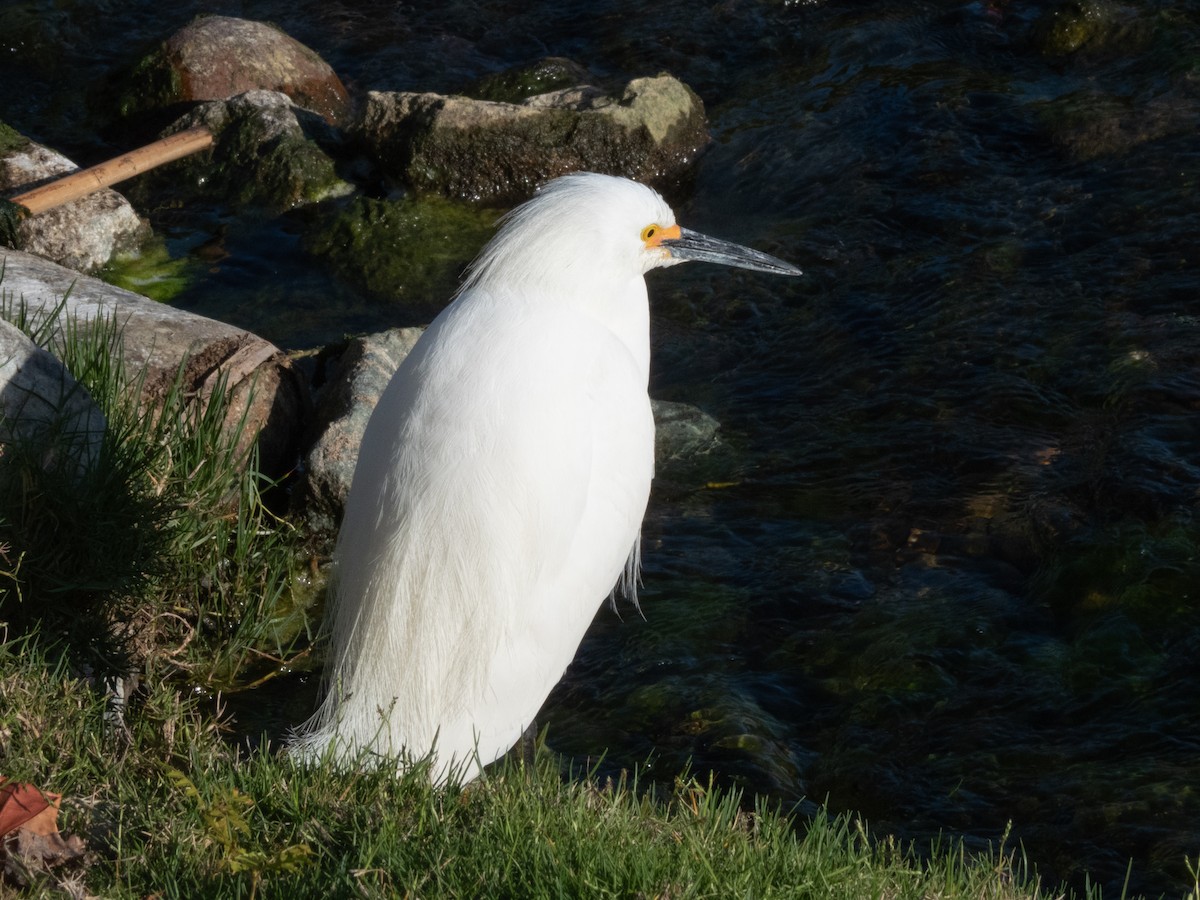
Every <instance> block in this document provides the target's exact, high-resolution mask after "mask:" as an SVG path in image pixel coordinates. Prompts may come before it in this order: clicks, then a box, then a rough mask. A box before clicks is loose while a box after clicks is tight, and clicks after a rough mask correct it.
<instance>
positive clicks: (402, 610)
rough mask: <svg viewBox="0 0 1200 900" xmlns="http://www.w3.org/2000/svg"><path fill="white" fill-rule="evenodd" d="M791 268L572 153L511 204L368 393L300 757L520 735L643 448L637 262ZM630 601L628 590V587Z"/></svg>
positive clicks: (607, 551)
mask: <svg viewBox="0 0 1200 900" xmlns="http://www.w3.org/2000/svg"><path fill="white" fill-rule="evenodd" d="M686 260H707V261H710V262H717V263H724V264H727V265H731V266H738V267H741V268H745V269H756V270H759V271H764V272H774V273H777V274H782V275H799V274H800V270H799V269H797V268H796V267H795V266H792V265H790V264H788V263H786V262H783V261H782V260H779V259H776V258H774V257H772V256H768V255H767V254H765V253H760V252H758V251H756V250H750V249H748V248H746V247H741V246H738V245H737V244H730V243H727V242H725V241H719V240H716V239H714V238H709V237H706V236H704V235H701V234H697V233H695V232H692V231H688V230H686V229H683V228H680V227H679V226H678V225H677V224H676V223H675V214H674V213H673V212H672V211H671V209H670V207H669V206H667V204H666V203H665V202H664V201H663V199H662V198H661V197H660V196H659V195H658V194H657V193H655V192H654V191H653V190H651V189H650V188H648V187H645V186H644V185H641V184H638V183H636V182H633V181H628V180H626V179H623V178H614V177H611V176H607V175H596V174H590V173H580V174H575V175H568V176H565V177H562V178H559V179H556V180H554V181H552V182H550V183H549V184H548V185H546V186H545V187H544V188H543V189H542V190H541V191H540V192H539V193H538V194H537V195H536V196H534V198H533V199H532V200H530V201H529V202H527V203H526V204H524V205H523V206H520V207H518V208H517V209H515V210H514V211H512V212H511V213H509V214H508V215H507V216H506V217H505V219H504V220H503V222H502V227H501V228H500V231H499V233H498V234H497V235H496V236H495V237H494V238H493V239H492V241H491V242H490V243H489V244H488V245H487V246H486V247H485V248H484V250H483V251H482V253H481V254H480V256H479V258H478V259H477V260H476V261H475V262H474V263H473V264H472V266H471V268H470V270H469V272H468V274H467V277H466V279H465V280H464V283H463V286H462V287H461V288H460V290H459V292H458V294H457V295H456V297H455V299H454V300H453V302H452V303H451V304H450V305H449V306H448V307H447V308H446V309H445V310H444V311H443V312H442V313H441V314H440V315H439V316H438V317H437V318H436V319H435V320H434V322H433V324H431V325H430V326H429V328H428V330H427V331H426V332H425V334H424V335H423V336H422V337H421V339H420V340H419V341H418V342H417V344H416V346H415V347H414V348H413V349H412V352H411V353H409V355H408V356H407V357H406V358H405V360H404V362H403V363H402V364H401V366H400V368H399V369H398V370H397V372H396V374H395V376H393V378H392V380H391V383H390V384H389V385H388V387H387V388H386V390H385V391H384V393H383V396H382V397H380V399H379V403H378V405H377V406H376V408H375V411H374V413H373V414H372V416H371V419H370V422H369V423H368V425H367V428H366V432H365V434H364V435H363V441H362V446H361V448H360V450H359V457H358V466H357V468H356V470H355V473H354V480H353V483H352V486H351V489H350V495H349V498H348V500H347V503H346V511H345V517H344V520H343V523H342V527H341V532H340V534H339V536H338V544H337V549H336V552H335V555H334V559H335V572H334V582H333V585H332V586H331V588H330V594H329V610H328V614H327V622H328V624H329V632H330V657H329V662H328V664H327V670H326V671H327V679H328V686H327V694H326V697H325V699H324V702H323V703H322V705H321V707H320V709H319V710H318V712H317V713H316V715H314V716H313V718H312V719H311V720H310V721H309V722H308V723H307V724H306V725H304V726H303V727H302V728H301V729H300V731H299V733H298V734H297V735H296V737H295V738H294V740H293V744H292V748H291V749H292V753H293V754H295V755H297V756H299V757H301V758H307V759H312V758H315V757H318V756H320V755H321V754H323V753H325V752H328V748H330V747H331V746H332V751H331V752H332V754H333V756H334V758H335V759H338V760H340V761H349V760H353V759H362V758H363V757H362V756H361V755H360V754H363V753H364V752H365V754H366V755H367V757H368V758H370V757H371V756H373V755H374V756H375V757H376V759H377V760H378V761H380V762H382V761H383V760H385V759H386V760H389V761H390V762H389V764H396V765H404V764H405V761H406V760H409V761H411V760H413V759H416V758H421V757H423V756H425V755H427V754H429V753H431V752H432V753H433V754H434V763H433V767H432V770H431V771H432V774H433V777H434V778H435V779H437V780H443V779H445V778H446V775H447V772H449V771H451V770H452V769H453V770H455V771H456V772H457V773H458V774H460V775H461V776H462V777H464V778H466V779H470V778H473V777H475V776H476V775H477V774H478V773H479V769H480V767H482V766H484V765H486V764H488V763H490V762H492V761H493V760H495V759H498V758H499V757H500V756H502V755H503V754H504V753H505V752H506V751H507V750H508V749H509V748H510V747H512V746H513V745H514V744H515V743H516V742H517V740H518V739H519V738H520V737H521V735H522V733H523V731H524V730H525V729H526V728H527V727H528V726H529V724H530V723H531V722H532V721H533V718H534V715H535V714H536V713H537V711H538V708H539V707H540V706H541V705H542V702H543V701H544V700H545V699H546V696H547V695H548V694H549V693H550V690H551V688H553V687H554V685H555V683H556V682H557V681H558V680H559V678H560V677H561V675H562V673H563V671H564V670H565V669H566V668H567V665H568V664H569V663H570V662H571V659H572V658H573V657H574V655H575V651H576V649H577V648H578V646H579V642H580V641H581V640H582V639H583V635H584V631H585V630H586V629H587V627H588V624H589V623H590V622H591V620H592V617H593V616H594V615H595V613H596V610H597V609H598V608H599V606H600V604H601V603H602V602H603V601H604V599H605V598H606V597H608V596H610V595H611V593H612V592H613V591H614V590H615V589H616V587H617V586H618V582H619V583H620V585H619V586H621V587H623V588H624V590H626V592H628V593H632V591H633V588H634V585H635V583H636V580H637V571H638V563H639V537H640V530H641V522H642V517H643V515H644V514H645V510H646V501H647V498H648V497H649V493H650V479H651V477H652V475H653V468H654V420H653V418H652V417H651V414H650V400H649V397H648V396H647V394H646V388H647V382H648V377H649V370H650V337H649V324H650V313H649V306H648V303H647V298H646V283H645V279H644V278H643V275H644V274H645V273H646V272H647V271H649V270H650V269H654V268H657V267H661V266H671V265H675V264H676V263H680V262H684V261H686ZM634 599H635V601H636V598H634Z"/></svg>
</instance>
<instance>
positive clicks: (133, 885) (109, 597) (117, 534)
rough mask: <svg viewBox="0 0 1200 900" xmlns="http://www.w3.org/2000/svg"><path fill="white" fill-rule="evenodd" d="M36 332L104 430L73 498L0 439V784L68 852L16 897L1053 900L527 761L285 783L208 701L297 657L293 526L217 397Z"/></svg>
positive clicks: (943, 857) (264, 753)
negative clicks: (442, 780) (75, 842)
mask: <svg viewBox="0 0 1200 900" xmlns="http://www.w3.org/2000/svg"><path fill="white" fill-rule="evenodd" d="M39 338H40V339H42V340H44V341H46V342H49V343H54V342H55V341H59V342H60V343H59V350H60V352H61V354H62V356H63V358H64V359H65V360H66V361H67V363H68V365H69V366H70V367H71V368H72V370H73V371H74V372H75V373H76V375H77V377H79V379H80V380H81V381H82V382H83V383H85V384H86V385H87V386H88V387H89V389H90V390H91V391H92V393H93V395H94V396H95V397H96V398H97V400H98V402H99V403H100V405H101V407H102V408H103V409H104V412H105V414H106V416H107V420H108V431H107V435H106V445H105V446H106V449H105V451H104V453H103V454H102V455H101V457H100V459H99V460H97V461H96V462H95V464H94V465H93V466H91V467H90V468H89V470H88V471H87V472H86V473H85V475H84V476H83V480H82V482H81V481H79V476H78V474H77V473H76V474H71V473H69V472H67V471H66V470H65V469H64V470H62V471H49V472H47V471H45V470H44V469H43V468H41V467H40V465H39V464H38V463H37V462H36V461H37V460H38V459H40V457H38V456H37V455H36V454H34V453H28V454H22V453H15V452H13V453H9V452H7V448H6V454H5V456H4V459H3V462H4V464H5V465H6V466H8V468H7V469H6V470H4V472H3V473H0V474H3V476H4V477H3V478H2V479H0V480H2V481H3V482H4V485H5V486H4V487H3V490H0V533H2V534H3V540H4V541H6V549H5V551H4V553H5V554H7V555H3V554H0V592H2V593H0V774H3V775H6V776H8V777H9V778H12V779H14V780H18V781H29V782H32V783H34V784H36V785H38V786H39V787H42V788H43V789H46V790H51V791H56V792H59V793H62V794H63V795H64V800H63V807H62V813H61V815H60V817H59V825H60V828H61V829H62V831H63V832H64V833H71V834H78V835H80V836H81V837H83V838H84V839H85V840H86V842H87V845H88V848H89V850H88V854H87V856H86V857H85V859H84V860H83V861H82V862H78V863H73V864H71V865H68V866H65V867H63V868H62V869H56V870H53V871H52V872H49V873H32V874H29V875H28V878H29V879H30V882H31V883H30V884H29V885H28V886H27V887H25V888H23V889H22V890H23V892H24V893H25V894H26V895H30V896H35V895H43V894H53V893H61V892H67V893H73V894H74V895H76V896H102V897H113V898H124V897H129V898H134V897H138V898H141V897H148V896H155V897H164V898H168V897H180V898H195V897H230V898H238V897H245V898H250V897H284V898H304V897H314V898H317V897H319V898H326V897H394V896H399V897H405V896H412V897H481V896H486V897H520V898H524V897H538V898H540V897H571V898H573V897H588V898H591V897H629V898H664V900H665V898H691V897H712V898H731V897H752V898H761V897H815V898H824V897H833V898H837V897H844V898H855V900H857V898H864V897H873V898H908V897H912V898H918V897H919V898H953V897H964V898H965V897H970V898H1016V897H1052V896H1060V894H1057V893H1054V892H1050V893H1046V892H1042V891H1040V890H1039V886H1038V883H1037V881H1036V879H1034V878H1033V877H1032V876H1031V874H1030V873H1029V871H1028V868H1027V866H1026V864H1025V861H1024V860H1023V858H1022V857H1021V855H1020V854H1019V853H1017V852H1014V851H1013V849H1012V848H997V849H996V850H995V852H994V853H992V854H991V855H985V856H981V857H980V856H973V855H969V854H967V853H965V852H964V850H963V849H962V847H961V846H960V845H958V844H956V843H954V842H947V843H946V844H945V845H944V846H942V847H936V848H922V850H923V851H924V852H922V853H920V854H917V853H915V852H914V850H913V848H911V847H906V846H901V845H900V844H898V843H896V842H895V841H892V840H888V839H883V840H875V839H871V838H868V836H867V829H866V827H865V826H864V825H863V824H862V823H860V822H859V821H858V820H856V819H854V818H852V817H846V816H839V817H827V816H823V815H821V816H817V817H816V818H815V819H813V820H811V821H808V820H796V821H793V820H791V819H789V818H787V817H785V816H783V815H781V814H780V813H779V812H778V811H777V810H774V809H773V808H771V807H770V806H769V805H768V804H766V803H764V802H762V801H759V802H757V803H755V802H750V801H749V800H748V799H747V798H743V797H739V796H737V795H735V794H730V793H725V792H721V791H717V790H714V789H712V787H711V784H709V783H707V782H706V781H704V780H703V779H697V778H691V777H688V776H681V777H680V778H679V779H678V780H677V782H676V784H675V785H674V788H673V789H668V790H666V791H663V790H662V789H661V788H660V789H657V790H649V789H645V787H644V786H642V785H639V784H638V782H637V779H636V776H633V775H631V776H629V777H628V778H627V779H625V780H623V781H620V782H617V783H613V782H611V781H605V782H603V783H601V782H599V781H598V780H597V779H596V778H595V777H593V774H592V773H589V772H579V771H576V772H565V773H564V772H562V771H560V763H559V761H558V760H557V759H555V758H554V757H553V755H552V754H550V753H549V752H547V751H545V750H544V749H543V750H541V751H540V752H539V755H538V758H537V762H536V764H535V765H534V767H533V768H532V769H531V770H529V771H526V770H524V769H523V768H521V766H520V765H519V764H518V763H515V762H512V761H507V762H505V763H502V764H501V765H500V766H499V768H498V769H495V770H493V771H492V772H490V773H489V775H488V776H487V777H485V778H483V779H481V780H479V781H477V782H475V783H473V784H471V785H469V786H467V787H465V788H461V787H457V786H451V787H448V788H438V789H435V788H433V787H431V786H430V784H429V782H428V779H427V778H426V777H425V775H424V773H423V772H422V771H421V770H420V768H417V769H415V770H413V771H410V772H408V773H407V774H405V775H403V776H397V775H396V774H395V773H394V772H380V771H366V772H339V771H335V770H332V769H330V768H328V767H316V768H313V769H299V768H297V767H295V766H294V765H293V764H292V763H291V761H290V760H289V759H288V758H286V757H284V756H281V755H279V754H278V753H277V752H275V751H274V749H273V748H268V747H263V748H258V749H246V748H245V747H239V746H238V745H236V744H234V743H233V742H232V741H230V740H229V739H228V737H227V733H226V731H225V728H226V725H227V723H224V722H222V720H221V718H220V715H219V714H218V713H217V712H216V710H217V709H218V708H219V703H215V702H213V700H212V699H210V698H211V696H212V694H213V692H214V691H215V690H216V689H218V688H221V687H225V688H226V689H228V688H231V687H232V688H235V689H236V688H238V687H239V686H243V685H245V684H246V683H247V682H248V681H252V680H253V679H254V678H257V677H259V676H260V675H262V674H263V673H264V672H265V673H267V674H270V673H272V672H276V671H279V670H280V669H281V662H280V660H281V659H283V658H285V657H289V656H294V654H296V653H297V648H298V647H300V646H302V641H303V637H304V630H303V628H302V627H301V624H300V623H302V622H303V618H304V602H305V601H304V591H303V590H302V589H301V587H300V586H299V585H300V583H301V580H302V579H301V578H300V577H299V575H298V574H297V572H298V566H297V560H298V559H299V558H300V552H299V551H300V546H301V544H300V539H299V536H298V535H296V534H295V532H294V531H293V530H292V529H291V528H290V526H288V525H287V523H285V522H281V521H279V520H277V519H276V518H274V517H273V516H271V514H270V513H269V512H268V510H267V509H266V506H265V505H264V502H263V497H262V491H263V490H264V488H266V487H267V485H266V484H265V482H263V480H262V479H261V478H260V477H259V476H257V475H256V474H255V469H254V465H253V460H245V459H243V458H241V457H240V456H239V455H238V454H237V453H236V451H235V450H234V449H233V448H234V447H236V446H237V444H238V442H237V437H238V426H237V424H236V423H234V424H233V425H232V426H231V425H230V423H229V422H227V421H226V419H227V416H226V413H225V411H224V409H223V408H222V407H221V406H220V404H213V405H212V406H210V407H209V408H208V409H207V410H203V409H200V408H198V407H197V406H196V404H194V403H192V401H191V398H189V397H187V396H186V395H185V392H184V391H183V390H182V388H179V389H178V390H177V391H176V392H175V393H174V394H173V395H172V396H171V397H169V398H168V400H167V403H166V404H164V406H163V408H162V410H161V411H156V412H146V411H144V410H141V409H139V408H138V407H137V404H136V403H135V402H133V399H132V398H133V397H135V396H136V393H137V382H136V379H130V378H129V377H127V376H126V374H125V373H124V372H122V371H120V367H119V366H116V365H114V364H113V360H114V359H116V358H119V354H117V353H115V352H114V351H115V348H116V346H117V342H118V341H119V335H118V334H117V331H116V329H113V328H107V327H102V328H97V329H92V330H91V331H90V332H88V333H87V334H84V333H82V332H80V331H78V330H75V331H74V333H71V334H67V335H65V336H63V335H59V336H54V335H39ZM64 539H65V541H66V545H65V546H64ZM298 640H300V641H301V643H297V641H298ZM301 652H302V651H301ZM131 669H132V670H136V671H137V672H139V673H140V675H141V687H140V688H139V689H138V690H137V692H136V693H135V694H134V695H133V696H132V697H131V698H130V700H129V702H128V704H127V705H126V706H125V708H124V709H123V711H122V712H121V714H120V715H114V714H113V711H112V709H111V708H110V705H109V700H108V698H107V696H106V694H105V691H104V689H103V684H104V681H105V677H106V676H111V675H114V674H127V673H128V671H129V670H131ZM197 688H202V689H203V690H200V691H198V690H197ZM6 889H12V884H11V883H10V884H8V886H7V888H6V887H5V885H4V884H3V883H2V882H0V894H4V893H5V891H6ZM1089 896H1096V897H1098V896H1099V893H1098V892H1093V893H1091V894H1089ZM1196 896H1197V897H1200V891H1198V892H1197V894H1196Z"/></svg>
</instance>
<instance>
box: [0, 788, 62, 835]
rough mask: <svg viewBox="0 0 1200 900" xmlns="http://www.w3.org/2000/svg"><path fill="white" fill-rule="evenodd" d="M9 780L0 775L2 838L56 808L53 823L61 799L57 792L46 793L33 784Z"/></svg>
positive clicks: (0, 831) (0, 824) (0, 823)
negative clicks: (9, 781)
mask: <svg viewBox="0 0 1200 900" xmlns="http://www.w3.org/2000/svg"><path fill="white" fill-rule="evenodd" d="M7 782H8V779H7V778H4V777H0V838H2V837H4V836H5V835H6V834H9V833H11V832H13V831H16V830H17V829H18V828H20V827H22V826H23V825H26V824H28V823H29V822H30V821H31V820H32V819H35V818H37V817H38V816H41V815H43V814H44V813H45V812H46V810H47V809H53V810H54V816H51V824H53V819H54V817H55V816H57V815H58V801H59V800H60V799H61V798H60V797H59V796H58V795H57V794H44V793H42V792H41V791H39V790H38V789H37V788H35V787H34V786H33V785H32V784H26V783H23V782H22V783H7ZM52 804H53V805H52ZM42 827H44V826H42ZM54 830H57V829H54Z"/></svg>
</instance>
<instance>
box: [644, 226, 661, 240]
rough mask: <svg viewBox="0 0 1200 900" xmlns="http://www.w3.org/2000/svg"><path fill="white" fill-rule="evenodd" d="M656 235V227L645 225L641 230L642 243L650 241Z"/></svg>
mask: <svg viewBox="0 0 1200 900" xmlns="http://www.w3.org/2000/svg"><path fill="white" fill-rule="evenodd" d="M656 234H658V226H657V225H647V226H646V227H645V228H643V229H642V240H643V241H649V240H652V239H653V238H654V236H655V235H656Z"/></svg>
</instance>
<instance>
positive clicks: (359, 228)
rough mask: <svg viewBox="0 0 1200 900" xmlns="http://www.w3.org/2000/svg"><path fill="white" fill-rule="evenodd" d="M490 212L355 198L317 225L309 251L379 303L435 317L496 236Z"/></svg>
mask: <svg viewBox="0 0 1200 900" xmlns="http://www.w3.org/2000/svg"><path fill="white" fill-rule="evenodd" d="M495 218H496V215H495V213H494V212H492V211H490V210H480V209H478V208H477V207H474V206H471V205H468V204H465V203H456V202H454V201H451V200H446V199H443V198H441V197H421V198H412V197H409V198H405V199H403V200H375V199H372V198H370V197H356V198H354V199H353V200H352V201H351V202H350V203H348V204H346V205H345V206H342V207H340V208H338V209H337V210H335V211H334V212H333V213H331V214H330V215H328V216H324V217H322V218H320V219H319V220H318V221H316V222H314V223H313V224H312V225H311V226H310V228H309V231H308V232H307V234H306V236H305V239H304V247H305V249H306V250H307V251H308V252H309V253H312V254H313V255H314V256H318V257H321V258H322V259H324V260H325V261H326V262H327V263H328V264H329V266H330V268H331V269H332V270H333V271H334V272H335V273H336V274H337V275H338V277H339V278H342V279H344V280H346V281H348V282H350V283H352V284H354V285H356V286H357V287H359V288H362V289H364V290H366V291H368V292H369V293H371V294H372V295H374V296H377V297H380V298H384V299H386V300H388V301H389V302H398V303H402V304H404V305H405V306H406V307H407V308H408V309H410V310H413V311H415V312H416V313H417V315H425V316H432V315H434V314H436V313H437V312H438V311H439V310H440V309H441V308H442V307H443V306H444V305H445V304H446V300H447V299H448V298H449V297H450V296H451V295H452V294H453V293H454V290H455V288H456V287H457V286H458V282H459V277H460V275H461V273H462V270H463V269H464V268H465V267H466V265H467V263H469V262H470V261H471V259H472V258H473V257H474V256H475V254H476V253H477V252H478V250H479V248H480V247H482V246H483V244H484V242H485V241H486V240H487V239H488V237H489V236H490V235H491V233H492V226H493V224H494V222H495Z"/></svg>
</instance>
